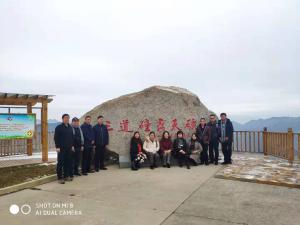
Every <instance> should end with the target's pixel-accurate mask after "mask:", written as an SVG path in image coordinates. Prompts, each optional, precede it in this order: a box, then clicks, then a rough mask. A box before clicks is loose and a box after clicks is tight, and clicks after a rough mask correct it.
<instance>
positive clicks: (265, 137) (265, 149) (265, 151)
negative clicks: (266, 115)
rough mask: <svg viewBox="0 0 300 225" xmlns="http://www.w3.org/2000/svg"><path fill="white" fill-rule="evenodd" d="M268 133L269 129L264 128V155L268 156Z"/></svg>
mask: <svg viewBox="0 0 300 225" xmlns="http://www.w3.org/2000/svg"><path fill="white" fill-rule="evenodd" d="M267 132H268V129H267V128H266V127H264V131H263V151H264V155H268V146H267V143H268V141H267V137H268V136H267Z"/></svg>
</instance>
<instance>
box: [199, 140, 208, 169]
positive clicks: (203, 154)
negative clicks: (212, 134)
mask: <svg viewBox="0 0 300 225" xmlns="http://www.w3.org/2000/svg"><path fill="white" fill-rule="evenodd" d="M200 143H201V146H202V149H203V151H202V152H201V153H200V162H201V163H205V164H208V153H207V151H208V144H207V143H204V142H203V141H201V142H200Z"/></svg>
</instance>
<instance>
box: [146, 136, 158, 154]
mask: <svg viewBox="0 0 300 225" xmlns="http://www.w3.org/2000/svg"><path fill="white" fill-rule="evenodd" d="M143 149H144V150H145V151H146V152H152V153H156V152H158V150H159V142H158V141H153V142H152V141H150V139H148V138H147V139H146V141H145V142H144V145H143Z"/></svg>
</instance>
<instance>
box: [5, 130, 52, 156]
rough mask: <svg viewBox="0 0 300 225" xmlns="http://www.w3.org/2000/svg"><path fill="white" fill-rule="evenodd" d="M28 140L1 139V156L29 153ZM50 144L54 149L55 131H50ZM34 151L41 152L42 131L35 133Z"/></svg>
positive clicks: (33, 140) (50, 147)
mask: <svg viewBox="0 0 300 225" xmlns="http://www.w3.org/2000/svg"><path fill="white" fill-rule="evenodd" d="M27 146H28V142H27V140H26V139H13V140H0V157H1V156H9V155H22V154H27ZM48 146H49V149H54V148H55V144H54V131H53V132H48ZM32 149H33V152H41V149H42V140H41V133H40V132H38V133H36V134H35V136H34V138H33V139H32Z"/></svg>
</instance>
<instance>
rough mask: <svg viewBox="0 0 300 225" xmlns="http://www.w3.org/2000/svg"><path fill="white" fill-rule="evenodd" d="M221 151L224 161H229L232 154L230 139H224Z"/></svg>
mask: <svg viewBox="0 0 300 225" xmlns="http://www.w3.org/2000/svg"><path fill="white" fill-rule="evenodd" d="M222 152H223V155H224V162H225V163H230V162H231V155H232V141H226V142H223V143H222Z"/></svg>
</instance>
